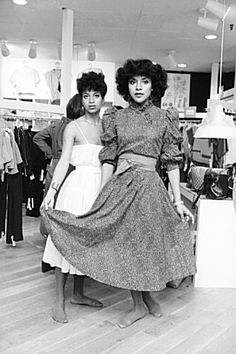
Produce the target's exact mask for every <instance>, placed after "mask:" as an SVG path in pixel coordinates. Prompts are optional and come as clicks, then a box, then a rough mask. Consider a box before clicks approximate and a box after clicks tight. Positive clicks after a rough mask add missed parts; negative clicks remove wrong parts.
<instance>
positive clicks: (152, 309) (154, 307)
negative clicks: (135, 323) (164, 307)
mask: <svg viewBox="0 0 236 354" xmlns="http://www.w3.org/2000/svg"><path fill="white" fill-rule="evenodd" d="M143 302H144V303H145V305H146V306H147V308H148V311H149V313H150V314H151V315H153V316H155V317H161V316H162V312H161V307H160V305H159V304H158V302H157V301H156V300H155V299H153V297H152V296H151V294H150V293H149V292H143Z"/></svg>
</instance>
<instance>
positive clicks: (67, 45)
mask: <svg viewBox="0 0 236 354" xmlns="http://www.w3.org/2000/svg"><path fill="white" fill-rule="evenodd" d="M62 13H63V18H62V48H61V51H62V53H61V58H62V71H61V106H62V107H64V108H65V107H66V104H67V102H68V101H69V99H70V98H71V79H72V56H73V21H74V13H73V11H72V10H70V9H65V8H63V9H62Z"/></svg>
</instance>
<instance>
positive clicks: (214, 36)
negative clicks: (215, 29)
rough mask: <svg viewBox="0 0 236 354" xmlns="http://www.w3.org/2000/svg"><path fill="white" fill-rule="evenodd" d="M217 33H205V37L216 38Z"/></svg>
mask: <svg viewBox="0 0 236 354" xmlns="http://www.w3.org/2000/svg"><path fill="white" fill-rule="evenodd" d="M216 38H217V35H216V34H206V35H205V39H216Z"/></svg>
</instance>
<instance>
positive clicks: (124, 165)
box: [115, 153, 156, 175]
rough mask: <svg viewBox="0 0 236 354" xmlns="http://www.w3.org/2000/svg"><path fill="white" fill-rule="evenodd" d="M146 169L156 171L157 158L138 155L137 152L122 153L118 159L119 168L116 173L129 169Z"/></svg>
mask: <svg viewBox="0 0 236 354" xmlns="http://www.w3.org/2000/svg"><path fill="white" fill-rule="evenodd" d="M131 168H133V169H136V170H144V171H152V172H155V171H156V159H155V158H153V157H148V156H143V155H136V154H128V153H127V154H122V155H121V156H120V157H119V159H118V164H117V169H116V171H115V174H116V175H120V174H121V173H123V172H125V171H127V170H129V169H131Z"/></svg>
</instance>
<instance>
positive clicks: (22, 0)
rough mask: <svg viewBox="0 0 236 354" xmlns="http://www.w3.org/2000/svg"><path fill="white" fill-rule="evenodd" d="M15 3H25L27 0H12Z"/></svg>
mask: <svg viewBox="0 0 236 354" xmlns="http://www.w3.org/2000/svg"><path fill="white" fill-rule="evenodd" d="M13 2H14V3H15V4H16V5H26V4H27V0H13Z"/></svg>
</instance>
